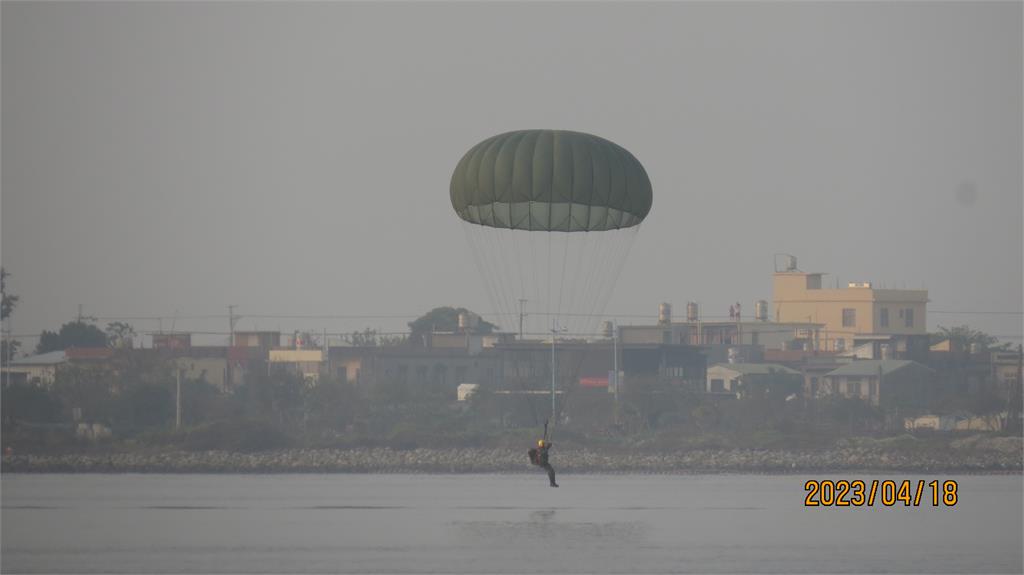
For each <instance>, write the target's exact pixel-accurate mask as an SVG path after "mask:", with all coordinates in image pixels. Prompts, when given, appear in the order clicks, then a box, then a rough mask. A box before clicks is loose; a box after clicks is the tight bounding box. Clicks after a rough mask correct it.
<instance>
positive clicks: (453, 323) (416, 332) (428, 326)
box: [409, 307, 497, 342]
mask: <svg viewBox="0 0 1024 575" xmlns="http://www.w3.org/2000/svg"><path fill="white" fill-rule="evenodd" d="M460 313H469V314H473V312H471V311H469V310H468V309H466V308H464V307H459V308H454V307H435V308H434V309H432V310H430V311H428V312H427V313H425V314H423V315H422V316H420V317H419V318H417V319H416V320H415V321H412V322H409V329H410V330H411V332H412V333H411V334H410V336H409V337H410V338H411V339H412V340H413V341H414V342H420V341H422V336H423V335H425V334H428V333H432V332H435V331H447V332H452V331H456V330H457V329H458V328H459V314H460ZM473 315H474V316H476V314H473ZM476 317H479V316H476ZM495 327H497V326H495V325H494V324H493V323H490V322H487V321H484V320H483V319H480V320H479V321H478V322H477V324H476V326H475V327H473V328H472V329H471V330H470V333H474V334H483V333H491V332H493V331H494V328H495Z"/></svg>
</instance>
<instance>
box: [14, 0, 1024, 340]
mask: <svg viewBox="0 0 1024 575" xmlns="http://www.w3.org/2000/svg"><path fill="white" fill-rule="evenodd" d="M1021 22H1022V3H1021V2H1003V3H991V4H985V3H980V2H964V3H949V2H947V3H934V4H932V3H924V2H899V3H872V4H867V3H848V4H847V3H831V2H830V3H825V2H822V3H811V2H799V3H772V2H760V3H752V4H745V3H734V2H729V3H720V4H714V5H709V4H704V3H700V4H697V3H692V4H691V3H652V4H638V3H629V4H626V3H621V4H617V3H600V4H585V3H571V4H547V3H530V4H496V3H451V4H440V3H438V4H433V3H430V4H427V3H420V4H399V3H374V4H355V3H316V4H295V3H258V4H255V3H254V4H245V3H216V4H214V3H160V4H155V3H126V2H119V3H106V4H90V3H79V2H76V3H66V4H65V3H15V2H3V4H2V146H3V147H2V160H3V164H2V186H3V188H2V256H3V265H4V267H5V268H6V269H7V270H8V271H9V272H11V273H12V274H13V275H12V278H11V281H10V288H9V289H10V291H11V292H13V293H16V294H19V295H20V296H21V302H20V305H19V307H18V308H17V310H16V311H15V314H14V317H13V325H12V327H13V331H14V332H15V333H37V332H38V331H39V330H41V329H56V328H58V327H59V326H60V324H61V323H63V322H65V321H68V320H70V319H72V318H73V316H74V315H75V314H76V312H77V306H78V304H82V305H83V306H84V309H85V312H86V314H88V315H95V316H102V317H110V316H156V315H161V316H168V317H170V316H172V315H173V314H174V313H175V312H177V314H178V315H179V316H182V319H179V320H178V321H177V322H176V327H177V328H178V329H197V330H201V329H208V330H221V331H224V330H226V328H227V322H226V320H221V319H215V320H209V321H200V320H192V319H185V318H184V316H198V315H218V314H226V313H227V308H226V306H227V305H228V304H237V305H238V306H239V307H238V313H240V314H242V315H246V314H267V315H272V314H337V315H344V314H394V315H410V314H411V315H415V314H419V313H421V312H423V311H425V310H427V309H429V308H431V307H433V306H437V305H464V306H467V307H470V308H473V309H478V310H480V311H482V312H487V311H488V310H489V308H490V306H489V303H488V301H487V298H486V295H485V291H484V289H483V288H482V287H481V285H480V282H479V280H478V278H477V273H476V270H475V268H474V266H473V264H472V262H471V256H470V252H469V250H468V249H467V248H466V246H465V241H466V238H465V235H464V234H463V231H462V229H461V227H460V224H459V220H458V219H457V217H456V216H455V214H454V213H453V211H452V209H451V206H450V203H449V199H448V186H449V179H450V177H451V173H452V170H453V169H454V167H455V164H456V163H457V162H458V160H459V158H460V157H461V156H462V154H463V153H464V152H465V151H466V150H468V149H469V148H470V147H471V146H472V145H474V144H475V143H477V142H479V141H480V140H482V139H484V138H486V137H488V136H491V135H494V134H497V133H500V132H504V131H507V130H514V129H523V128H541V127H543V128H559V129H570V130H579V131H584V132H590V133H593V134H598V135H600V136H603V137H605V138H608V139H610V140H613V141H615V142H616V143H618V144H620V145H622V146H624V147H625V148H627V149H628V150H630V151H631V152H632V153H633V154H634V155H636V157H637V158H639V160H640V161H641V162H642V163H643V164H644V166H645V167H646V169H647V171H648V173H649V175H650V178H651V181H652V184H653V187H654V207H653V210H652V212H651V215H650V216H649V217H648V219H647V221H646V222H645V223H644V225H643V226H642V228H641V230H640V233H639V236H638V237H637V240H636V243H635V244H634V246H633V250H632V254H631V256H630V259H629V261H628V263H627V264H626V267H625V270H624V273H623V275H622V276H621V278H620V280H619V284H618V287H617V289H616V292H615V295H614V296H613V297H612V299H611V302H610V304H609V305H608V307H607V310H606V311H607V312H610V313H617V314H655V313H656V312H657V305H658V303H659V302H661V301H668V302H673V303H674V304H675V305H676V307H677V309H680V310H681V308H682V306H683V305H684V304H685V302H686V301H687V300H691V299H692V300H699V301H700V302H701V303H702V304H703V305H704V306H705V310H707V312H708V313H714V312H716V311H721V312H723V313H724V312H725V311H727V309H728V306H729V304H730V303H732V302H734V301H741V302H743V303H744V308H745V309H751V310H752V307H753V306H752V302H753V300H754V299H758V298H764V299H770V297H771V272H772V269H773V268H772V254H774V253H776V252H787V253H792V254H795V255H797V256H798V257H799V261H800V267H801V268H802V269H806V270H809V271H823V272H830V273H833V274H836V275H838V277H839V279H840V281H842V282H844V283H845V282H847V281H855V280H856V281H875V282H880V283H881V282H884V283H885V284H886V286H888V287H892V286H897V287H902V286H904V285H905V286H907V287H915V288H919V287H921V286H926V287H927V288H928V290H929V296H930V299H931V304H930V306H929V307H930V312H932V311H974V312H977V311H1009V312H1020V310H1021V308H1022V232H1021V229H1022V155H1024V149H1022V135H1021V134H1022V122H1024V120H1022V69H1024V63H1022V32H1021V31H1022V24H1021ZM829 281H830V282H832V281H834V280H831V279H830V280H829ZM748 306H749V307H748ZM168 321H169V320H168ZM168 321H165V322H164V324H163V328H164V329H169V328H170V325H169V323H168ZM405 321H407V320H405V319H392V320H376V319H372V320H371V319H354V320H340V319H339V320H332V321H328V322H324V321H313V320H308V321H305V322H300V321H296V320H289V319H271V318H262V319H253V318H251V317H250V318H247V319H243V320H242V321H241V322H240V323H239V326H238V327H239V328H240V329H243V328H262V329H276V328H281V329H283V330H285V331H290V330H291V329H294V328H296V327H300V326H302V327H310V328H313V329H316V330H318V331H319V330H320V329H321V328H323V327H327V328H328V329H330V330H331V331H339V330H351V329H355V328H361V327H365V326H372V327H380V328H383V329H399V328H402V327H404V324H405ZM634 321H637V320H634ZM1021 321H1022V317H1021V315H1019V314H1017V315H1013V314H1010V315H990V314H979V315H952V314H939V313H929V317H928V324H929V328H935V327H936V326H937V325H940V324H941V325H952V324H959V323H970V324H971V325H972V326H973V327H977V328H982V329H985V330H987V331H989V332H990V333H994V334H998V335H1013V334H1019V333H1020V331H1021ZM104 323H105V322H104ZM135 325H136V327H137V329H139V330H140V331H148V330H152V329H155V328H156V327H157V324H156V323H155V322H136V324H135ZM30 345H34V342H31V343H30Z"/></svg>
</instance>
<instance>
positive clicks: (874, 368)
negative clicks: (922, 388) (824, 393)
mask: <svg viewBox="0 0 1024 575" xmlns="http://www.w3.org/2000/svg"><path fill="white" fill-rule="evenodd" d="M910 366H917V367H920V368H922V369H928V367H927V366H924V365H921V364H920V363H917V362H916V361H910V360H908V359H862V360H858V361H853V362H850V363H848V364H846V365H844V366H842V367H840V368H839V369H836V370H833V371H830V372H828V373H827V374H826V375H830V376H832V375H847V376H859V377H870V376H872V375H878V370H879V368H881V370H882V375H889V374H890V373H893V372H895V371H899V370H901V369H905V368H907V367H910Z"/></svg>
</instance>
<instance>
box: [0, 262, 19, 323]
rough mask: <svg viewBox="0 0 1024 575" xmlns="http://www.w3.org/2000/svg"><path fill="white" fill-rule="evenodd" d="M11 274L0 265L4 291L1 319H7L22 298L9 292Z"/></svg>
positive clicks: (0, 290) (1, 291) (0, 276)
mask: <svg viewBox="0 0 1024 575" xmlns="http://www.w3.org/2000/svg"><path fill="white" fill-rule="evenodd" d="M9 275H11V274H9V273H7V270H5V269H4V268H2V267H0V293H3V302H2V304H0V319H7V317H8V316H10V315H11V313H12V312H13V311H14V306H16V305H17V304H18V299H20V298H19V296H16V295H10V294H8V293H7V276H9Z"/></svg>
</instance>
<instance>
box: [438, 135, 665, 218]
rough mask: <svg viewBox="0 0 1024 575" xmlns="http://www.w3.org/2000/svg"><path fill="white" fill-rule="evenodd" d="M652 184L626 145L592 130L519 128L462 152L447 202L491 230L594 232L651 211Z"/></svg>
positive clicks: (463, 215)
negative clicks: (589, 132)
mask: <svg viewBox="0 0 1024 575" xmlns="http://www.w3.org/2000/svg"><path fill="white" fill-rule="evenodd" d="M651 199H652V194H651V181H650V179H649V178H648V177H647V172H646V171H645V170H644V167H643V166H642V165H641V164H640V162H639V161H638V160H637V159H636V158H635V157H634V156H633V154H630V153H629V151H627V150H626V149H625V148H623V147H621V146H619V145H617V144H615V143H613V142H609V141H608V140H605V139H604V138H599V137H597V136H594V135H591V134H584V133H581V132H570V131H565V130H520V131H516V132H507V133H504V134H499V135H497V136H493V137H491V138H488V139H486V140H484V141H482V142H480V143H479V144H477V145H476V146H473V147H472V148H471V149H470V150H469V151H468V152H466V155H464V156H463V157H462V160H460V161H459V164H458V165H457V166H456V167H455V172H454V173H453V174H452V183H451V200H452V207H453V208H454V209H455V213H457V214H458V215H459V217H460V218H462V219H463V220H465V221H467V222H470V223H474V224H480V225H483V226H488V227H493V228H504V229H511V230H531V231H532V230H537V231H548V232H596V231H605V230H616V229H621V228H628V227H631V226H635V225H637V224H639V223H640V222H642V221H643V219H644V218H645V217H647V213H648V212H650V211H651Z"/></svg>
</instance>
